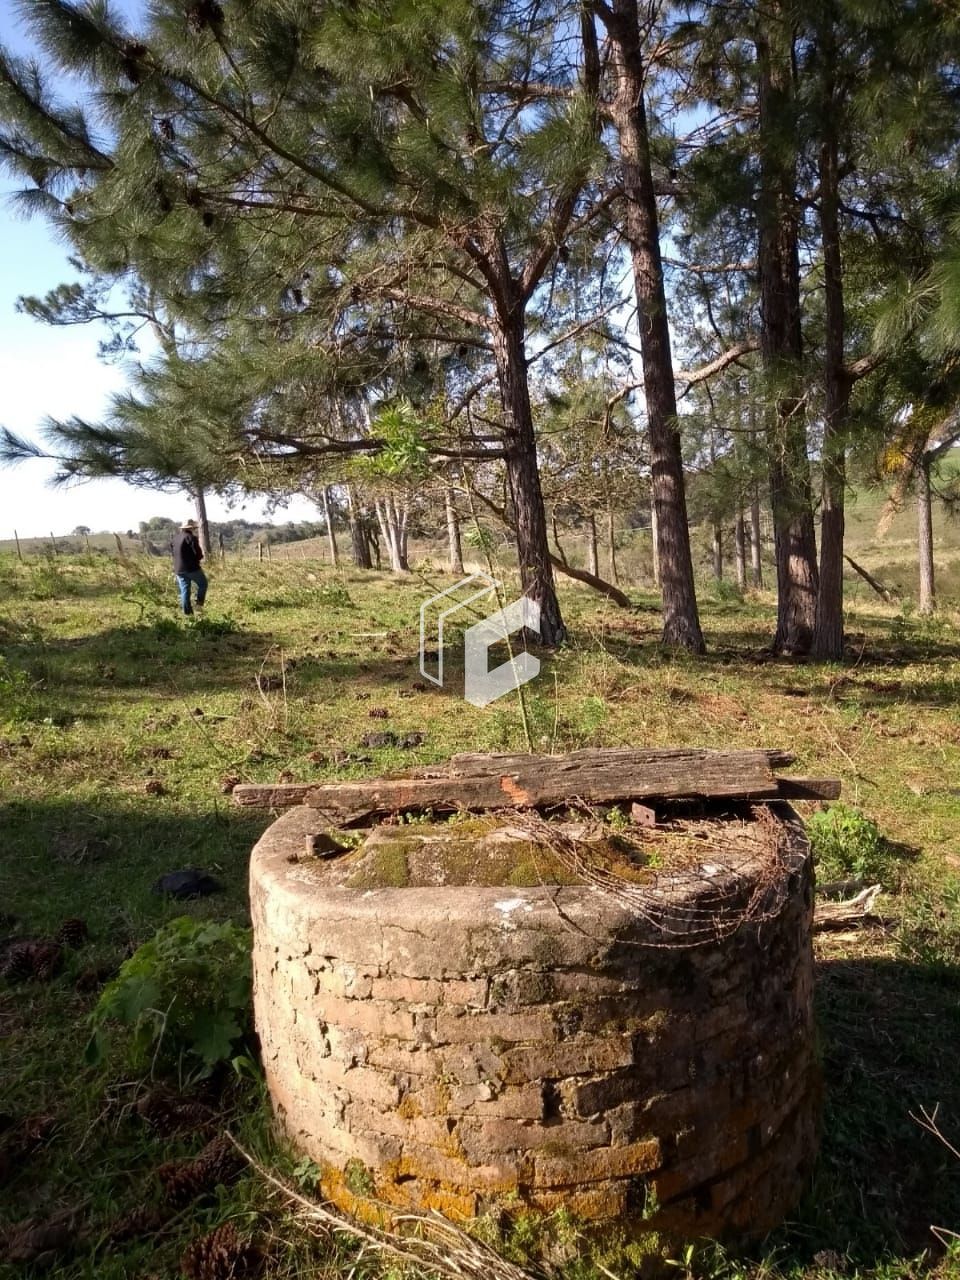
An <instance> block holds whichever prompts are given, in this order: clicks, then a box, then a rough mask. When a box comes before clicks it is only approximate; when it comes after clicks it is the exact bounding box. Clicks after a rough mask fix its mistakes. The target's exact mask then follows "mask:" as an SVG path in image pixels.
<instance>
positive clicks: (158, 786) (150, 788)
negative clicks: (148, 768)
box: [143, 778, 167, 796]
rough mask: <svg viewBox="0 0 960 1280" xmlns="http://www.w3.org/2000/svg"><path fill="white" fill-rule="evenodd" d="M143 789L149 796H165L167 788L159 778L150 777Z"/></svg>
mask: <svg viewBox="0 0 960 1280" xmlns="http://www.w3.org/2000/svg"><path fill="white" fill-rule="evenodd" d="M143 789H144V791H145V792H146V793H147V795H148V796H165V795H166V794H167V789H166V787H165V786H164V785H163V783H162V782H161V781H160V779H159V778H148V779H147V781H146V782H145V783H144V784H143Z"/></svg>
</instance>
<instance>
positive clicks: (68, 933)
mask: <svg viewBox="0 0 960 1280" xmlns="http://www.w3.org/2000/svg"><path fill="white" fill-rule="evenodd" d="M89 937H90V930H89V929H88V928H87V922H86V920H81V919H80V917H79V916H71V917H70V919H69V920H64V922H63V924H62V925H61V926H60V928H59V929H58V930H57V932H56V933H55V934H54V939H53V940H54V942H59V943H60V945H61V946H63V947H73V949H74V950H75V951H77V950H79V949H80V947H82V946H83V944H84V943H85V942H86V941H87V939H88V938H89Z"/></svg>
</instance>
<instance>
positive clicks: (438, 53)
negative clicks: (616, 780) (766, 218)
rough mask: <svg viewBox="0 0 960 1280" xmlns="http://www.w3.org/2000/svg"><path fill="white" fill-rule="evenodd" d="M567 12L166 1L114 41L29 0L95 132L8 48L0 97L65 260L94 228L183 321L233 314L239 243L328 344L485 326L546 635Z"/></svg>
mask: <svg viewBox="0 0 960 1280" xmlns="http://www.w3.org/2000/svg"><path fill="white" fill-rule="evenodd" d="M575 13H576V10H575V7H574V6H572V5H568V4H563V3H556V4H553V5H548V6H539V7H538V8H537V10H536V12H535V14H534V13H532V12H531V11H529V9H528V7H527V6H524V5H516V6H514V5H511V4H500V5H497V6H494V7H492V8H487V9H480V8H477V7H476V6H474V5H472V4H462V5H449V4H439V3H423V4H419V5H417V6H414V7H411V6H408V5H405V4H401V3H399V2H398V3H396V4H379V5H376V6H356V7H352V8H345V7H342V6H329V7H323V8H320V9H317V8H313V9H301V10H291V9H290V8H289V6H284V5H281V4H279V3H277V4H273V3H264V4H257V5H246V6H243V5H238V6H233V7H231V9H230V10H229V12H224V11H221V10H220V9H219V7H218V6H206V7H202V8H201V7H194V8H189V9H188V10H187V12H186V13H185V12H184V10H183V9H181V8H179V7H177V6H174V5H170V7H169V8H168V9H167V10H163V9H158V10H155V11H153V14H152V17H151V19H150V20H149V21H148V23H147V24H146V26H145V27H144V29H143V30H138V31H136V32H133V31H128V30H126V29H124V28H123V27H122V26H121V25H120V24H119V23H118V22H115V21H114V20H113V18H112V15H110V14H108V13H107V11H105V10H103V9H101V8H100V7H99V6H93V5H91V6H86V5H80V6H73V5H70V4H67V3H64V2H63V0H50V2H49V3H45V4H44V5H43V6H42V7H39V8H37V9H36V10H35V11H32V13H31V20H32V21H33V23H34V27H35V31H36V34H37V39H38V42H40V43H42V45H43V46H44V48H45V49H46V50H47V51H48V52H49V53H50V54H51V55H52V56H54V57H55V58H57V59H58V60H59V62H60V64H61V65H62V66H63V67H64V68H65V69H68V70H70V71H72V72H73V73H75V74H80V75H83V76H85V77H86V78H87V80H88V82H89V83H90V84H91V85H92V87H94V88H95V89H97V90H99V91H100V93H101V95H102V99H101V100H102V102H103V103H104V108H105V110H107V111H108V113H109V129H108V130H107V135H108V136H109V137H110V143H109V145H108V144H103V145H102V146H97V145H96V144H94V143H93V142H91V141H90V137H91V136H92V130H90V129H89V128H88V126H87V125H86V123H85V122H82V121H81V122H80V123H78V121H79V120H80V117H79V115H78V113H77V111H76V110H75V109H74V108H70V109H69V110H68V111H57V110H55V109H53V108H51V107H49V105H48V103H47V102H46V100H45V99H44V97H43V94H42V92H41V89H40V86H39V81H38V79H37V78H36V77H33V75H32V72H31V71H30V70H29V69H27V68H24V67H22V66H20V67H18V66H16V65H15V64H13V63H12V61H10V60H9V59H8V60H7V62H6V64H5V65H6V69H7V75H6V82H7V88H8V92H7V94H6V97H5V100H4V103H3V107H2V111H3V118H4V119H5V120H6V121H7V126H8V127H7V129H6V130H5V137H6V158H7V161H8V163H10V164H13V165H14V166H15V167H19V168H20V170H21V171H22V172H24V173H26V174H27V176H29V177H32V179H33V181H34V183H35V186H36V187H37V188H38V189H39V190H40V192H41V196H42V199H40V200H39V203H40V204H41V206H42V207H43V208H45V209H48V208H49V207H50V201H56V202H58V203H57V204H56V216H57V217H58V218H65V219H66V220H68V222H69V223H70V225H71V226H74V224H77V225H76V227H75V229H76V234H77V235H78V238H79V239H81V240H82V242H83V243H82V245H81V252H83V253H87V252H91V253H92V252H93V249H92V245H93V242H94V241H97V243H98V249H99V252H100V253H101V254H102V255H103V257H102V258H101V261H104V262H105V261H106V259H107V258H108V256H109V252H108V246H107V244H106V243H105V241H106V240H109V241H110V242H111V244H112V246H113V248H112V252H113V253H114V255H115V256H116V258H117V259H120V260H122V261H123V262H124V263H125V264H126V265H127V266H128V267H129V268H130V269H132V270H134V271H136V273H137V274H138V275H139V276H140V278H141V279H142V280H143V281H144V283H145V284H146V285H147V286H149V287H157V288H160V289H163V290H164V291H165V296H166V297H170V296H173V295H176V296H178V297H179V300H180V306H181V314H182V316H183V317H184V318H185V319H186V320H191V319H192V321H193V322H194V323H196V324H200V323H202V324H204V325H209V324H210V317H211V315H215V316H216V318H217V320H218V323H219V326H220V328H221V329H223V328H224V327H226V326H227V325H228V324H230V323H231V321H232V318H233V315H234V314H235V310H236V308H235V304H236V302H237V276H236V274H235V270H236V266H237V264H238V262H239V261H240V260H241V259H242V258H243V255H244V251H245V250H246V251H247V258H246V261H247V264H248V271H247V274H248V276H257V275H258V274H259V283H260V284H262V283H263V279H264V276H265V275H266V274H268V273H269V271H271V270H272V271H273V272H277V271H279V276H280V279H281V282H282V285H283V287H284V288H285V289H287V290H288V291H289V290H301V289H302V284H303V279H304V277H305V276H306V275H307V274H308V273H309V274H310V275H311V278H312V284H311V288H312V292H313V298H314V306H315V308H316V311H317V313H319V312H320V311H321V310H322V312H323V314H324V316H326V317H327V318H328V320H329V328H330V329H331V330H333V331H334V332H335V333H336V335H337V338H338V340H339V345H340V351H339V354H340V355H343V352H344V347H345V346H346V347H349V345H350V344H349V342H348V341H347V338H348V337H349V335H350V333H351V331H353V332H354V333H356V332H358V331H362V330H364V329H365V330H366V334H365V336H367V337H369V335H370V333H371V332H372V331H374V330H375V329H376V327H377V326H378V325H379V323H380V321H381V320H382V319H384V318H388V319H389V327H390V329H391V330H392V331H393V332H394V333H398V334H403V333H404V331H405V330H407V324H408V319H409V318H410V317H415V323H413V324H412V326H411V327H410V330H409V331H408V332H412V334H413V336H416V333H417V328H418V326H419V327H420V328H421V329H422V328H423V324H424V321H425V320H426V319H429V321H430V323H431V325H432V327H433V340H434V341H439V342H441V343H451V342H454V341H455V342H456V343H458V344H459V343H460V342H461V340H462V337H463V334H464V332H466V333H467V334H469V335H474V336H475V335H477V334H478V333H480V334H484V335H486V340H487V341H488V342H489V351H490V355H491V356H492V362H493V365H494V368H495V371H496V379H497V384H498V386H499V391H500V398H501V404H502V424H501V440H500V447H499V452H500V453H502V455H503V456H504V458H505V462H506V467H507V471H508V474H509V477H510V484H511V488H512V493H513V501H514V504H515V509H516V528H517V542H518V553H519V561H520V571H521V579H522V582H523V586H524V590H525V591H526V593H527V594H528V595H530V596H531V597H532V598H533V599H535V600H536V601H537V602H538V603H539V605H540V607H541V617H542V634H543V638H544V640H545V641H547V642H548V643H555V642H557V641H559V640H561V639H562V638H563V635H564V626H563V622H562V619H561V616H560V612H559V606H558V603H557V599H556V594H555V590H554V586H553V576H552V570H551V566H550V561H549V551H548V545H547V530H546V521H545V517H544V511H543V503H542V497H541V492H540V482H539V473H538V467H537V456H536V436H535V431H534V424H533V419H532V414H531V408H530V397H529V389H528V385H527V374H526V339H527V336H528V335H527V312H528V307H529V304H530V303H531V300H532V299H533V298H534V297H535V296H536V294H537V291H538V289H539V288H540V287H541V285H542V283H543V281H544V279H545V276H546V275H547V274H548V273H549V272H550V271H551V270H552V268H553V267H554V266H555V263H556V254H557V249H558V246H559V245H560V244H561V243H562V242H563V240H564V238H565V237H566V236H567V235H568V234H569V233H571V231H572V230H573V229H576V228H577V227H579V226H580V225H581V224H585V223H587V222H589V220H590V218H591V216H592V214H593V212H594V210H595V208H596V207H598V206H599V204H600V202H601V197H600V196H599V195H598V193H597V192H596V190H595V189H594V187H593V186H592V185H591V178H592V176H593V172H594V170H595V169H596V167H597V164H598V146H597V142H596V130H595V111H594V105H593V102H592V97H593V95H594V93H595V86H594V85H593V84H591V83H590V76H589V75H586V76H585V77H584V79H583V81H582V82H581V79H580V60H579V59H578V57H577V44H578V42H577V41H572V42H571V39H570V31H571V14H574V15H575ZM574 29H575V28H574ZM31 86H35V87H36V92H33V93H32V95H31ZM75 135H76V136H75ZM25 139H26V141H25ZM38 178H39V182H38V181H37V179H38ZM81 228H82V230H81ZM97 228H106V231H98V230H97ZM285 237H286V241H285ZM254 244H256V245H257V246H258V253H257V255H256V256H250V253H249V250H250V248H251V246H253V245H254ZM328 250H329V254H328ZM331 257H332V259H333V261H332V262H331V263H330V265H329V266H326V263H327V262H329V261H330V258H331ZM293 258H299V260H300V272H299V275H295V274H294V273H293V270H292V267H293V262H292V259H293ZM268 263H269V268H267V267H266V265H265V264H268ZM308 263H309V264H310V266H309V267H308V266H307V264H308ZM261 264H264V266H263V269H261ZM228 267H229V268H233V270H234V274H232V275H231V271H230V270H229V269H227V268H228ZM314 270H316V277H315V278H314V277H313V272H314ZM249 283H250V282H249V281H247V282H246V284H247V285H249ZM244 295H245V296H244V299H243V302H242V303H241V307H240V309H241V310H242V309H243V307H244V305H246V307H247V319H248V320H249V319H251V318H252V319H254V320H255V319H256V318H257V317H256V316H255V315H251V306H250V304H256V303H257V302H259V305H260V307H261V309H263V308H264V299H263V297H261V298H260V299H259V300H257V299H255V298H254V296H253V293H252V291H251V289H250V288H249V287H247V288H246V289H245V290H244ZM217 304H219V312H217ZM321 304H322V307H321ZM312 318H314V319H315V318H316V316H314V317H312ZM266 319H267V321H268V323H269V315H267V316H266ZM285 322H289V323H291V325H292V326H294V327H295V324H296V318H295V316H293V315H292V313H291V315H289V316H287V317H286V321H285ZM262 327H263V328H266V326H265V325H264V326H262Z"/></svg>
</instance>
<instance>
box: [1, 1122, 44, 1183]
mask: <svg viewBox="0 0 960 1280" xmlns="http://www.w3.org/2000/svg"><path fill="white" fill-rule="evenodd" d="M8 1119H9V1123H8V1124H6V1125H5V1126H4V1128H3V1133H2V1136H0V1186H2V1185H3V1183H5V1182H6V1181H7V1180H8V1179H10V1178H12V1177H13V1176H14V1175H15V1174H17V1173H19V1172H20V1170H21V1169H22V1168H23V1166H24V1164H25V1163H26V1162H27V1161H29V1159H30V1157H31V1156H32V1155H33V1154H34V1153H35V1152H36V1151H37V1150H39V1148H40V1147H42V1146H43V1145H44V1143H46V1142H49V1140H50V1138H51V1137H52V1136H53V1133H54V1130H55V1129H56V1127H57V1118H56V1116H50V1115H43V1114H40V1115H33V1116H25V1117H24V1118H23V1119H22V1120H20V1121H19V1122H18V1121H15V1120H14V1119H13V1117H12V1116H11V1117H8Z"/></svg>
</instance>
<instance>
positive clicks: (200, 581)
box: [174, 569, 207, 613]
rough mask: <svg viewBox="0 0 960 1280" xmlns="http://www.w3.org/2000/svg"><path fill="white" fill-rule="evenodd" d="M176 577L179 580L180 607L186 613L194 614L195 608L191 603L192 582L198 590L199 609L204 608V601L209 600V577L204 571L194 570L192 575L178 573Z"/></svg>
mask: <svg viewBox="0 0 960 1280" xmlns="http://www.w3.org/2000/svg"><path fill="white" fill-rule="evenodd" d="M174 577H175V578H176V580H177V590H178V591H179V592H180V607H181V608H182V609H183V612H184V613H193V606H192V605H191V603H190V584H191V582H192V583H194V584H195V585H196V588H197V607H198V608H201V607H202V606H203V602H204V600H206V598H207V575H206V574H205V573H204V572H203V570H202V569H194V571H193V572H192V573H176V574H174Z"/></svg>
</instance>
